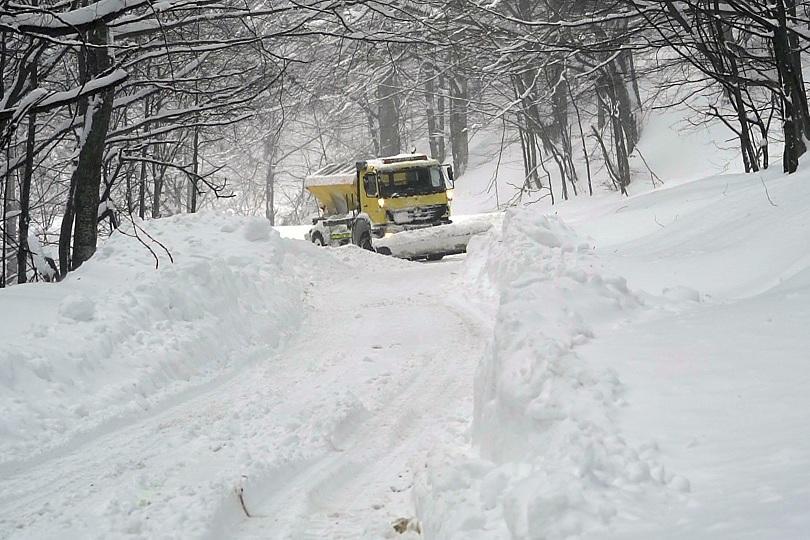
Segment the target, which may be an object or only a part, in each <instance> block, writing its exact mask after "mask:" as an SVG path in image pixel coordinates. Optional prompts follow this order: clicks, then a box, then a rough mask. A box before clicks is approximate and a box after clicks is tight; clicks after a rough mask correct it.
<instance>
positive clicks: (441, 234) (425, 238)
mask: <svg viewBox="0 0 810 540" xmlns="http://www.w3.org/2000/svg"><path fill="white" fill-rule="evenodd" d="M491 227H492V223H491V222H490V221H486V220H470V221H464V222H461V223H449V224H447V225H437V226H436V227H427V228H425V229H415V230H410V231H402V232H398V233H396V234H392V235H390V236H387V237H385V238H380V239H376V240H375V241H374V247H375V248H376V250H377V251H378V252H381V253H388V252H390V254H391V255H393V256H394V257H399V258H401V259H412V260H415V259H428V260H430V259H441V258H442V257H444V256H445V255H455V254H457V253H465V252H466V251H467V244H468V243H469V242H470V239H471V238H472V237H473V236H475V235H477V234H483V233H485V232H487V231H488V230H489V229H490V228H491Z"/></svg>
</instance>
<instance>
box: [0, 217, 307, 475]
mask: <svg viewBox="0 0 810 540" xmlns="http://www.w3.org/2000/svg"><path fill="white" fill-rule="evenodd" d="M134 234H137V235H138V236H139V237H140V238H141V240H143V241H144V242H145V243H146V244H147V245H148V246H149V248H147V247H144V246H143V245H141V243H140V242H139V241H138V240H137V239H136V238H134V237H133V236H132V235H134ZM153 239H154V240H153ZM155 240H157V241H159V242H161V243H163V244H164V245H165V248H166V250H168V253H171V257H173V259H174V262H173V263H172V262H171V261H170V258H169V254H168V253H167V251H166V250H164V248H163V247H161V246H160V245H159V244H158V243H157V242H156V241H155ZM303 248H307V249H308V246H298V245H296V244H295V243H292V242H288V241H283V240H281V239H280V237H279V235H278V233H276V232H275V231H273V230H272V229H271V227H270V226H269V225H268V224H267V222H266V221H265V220H261V219H255V218H237V217H232V216H225V215H219V214H201V215H195V216H177V217H172V218H167V219H162V220H158V221H152V222H148V223H139V224H138V225H137V226H133V224H126V225H125V226H124V227H123V228H122V230H121V232H117V233H115V234H114V235H113V236H112V237H111V238H110V239H108V240H107V241H106V242H104V244H103V245H102V246H101V247H100V248H99V250H98V252H97V254H96V255H95V257H93V259H92V260H91V261H89V262H88V263H86V264H85V265H84V266H83V267H82V268H80V269H79V270H78V271H76V272H74V273H72V274H71V275H70V276H69V277H68V278H67V279H66V280H65V281H64V282H62V283H60V284H43V283H39V284H29V285H24V286H18V287H12V288H10V289H6V290H3V291H0V303H2V306H3V309H2V313H3V316H2V320H0V343H2V349H0V409H2V410H3V415H2V417H0V466H2V467H3V468H10V470H13V468H14V464H15V463H20V462H23V461H25V460H27V459H30V458H32V457H34V456H36V455H37V454H39V453H41V452H43V451H47V450H49V449H52V448H54V447H58V446H63V445H65V444H70V442H71V441H72V440H74V439H76V438H77V437H81V439H86V437H87V436H92V434H93V433H98V432H103V431H104V429H105V426H107V425H109V424H110V423H123V422H126V421H127V419H133V418H137V417H139V416H141V415H143V414H145V413H146V412H147V411H150V410H152V409H153V408H154V407H155V406H156V405H157V404H159V403H160V402H162V401H164V400H165V399H167V398H168V397H171V396H175V395H177V394H182V393H184V392H186V391H188V390H189V389H191V388H194V387H198V386H199V385H201V384H204V383H208V382H212V381H214V380H216V379H219V378H221V377H223V376H226V375H227V374H228V373H230V372H232V371H233V370H234V369H235V368H237V367H239V366H240V365H244V364H245V363H249V362H252V361H255V360H257V359H258V358H260V357H261V358H262V359H265V358H266V357H267V356H268V352H269V351H270V350H272V348H273V347H274V346H276V345H277V344H278V343H279V342H280V341H281V340H282V339H283V338H284V337H285V336H286V335H287V334H289V333H290V332H291V331H292V330H294V329H295V327H296V325H297V322H298V320H299V315H300V313H301V310H302V305H301V295H302V279H304V278H305V276H306V275H307V272H309V270H308V269H307V268H308V267H311V259H312V257H313V254H312V253H309V252H308V253H307V254H306V258H304V257H299V255H298V250H300V249H303ZM149 249H151V250H152V251H153V252H154V256H156V257H158V258H159V261H160V265H159V268H158V269H157V270H156V269H155V258H154V256H153V255H152V254H151V253H150V251H149ZM308 251H314V250H311V249H308ZM307 261H310V262H309V263H307Z"/></svg>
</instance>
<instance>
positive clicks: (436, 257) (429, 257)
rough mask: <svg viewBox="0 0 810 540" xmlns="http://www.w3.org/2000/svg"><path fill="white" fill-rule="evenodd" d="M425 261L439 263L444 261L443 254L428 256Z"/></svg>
mask: <svg viewBox="0 0 810 540" xmlns="http://www.w3.org/2000/svg"><path fill="white" fill-rule="evenodd" d="M426 259H427V260H429V261H440V260H442V259H444V253H439V254H433V255H428V256H427V257H426Z"/></svg>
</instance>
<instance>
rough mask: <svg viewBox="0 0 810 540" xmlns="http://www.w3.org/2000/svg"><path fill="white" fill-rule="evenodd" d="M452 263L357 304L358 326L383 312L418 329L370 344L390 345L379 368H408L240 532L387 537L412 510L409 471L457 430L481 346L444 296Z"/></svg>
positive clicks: (408, 276)
mask: <svg viewBox="0 0 810 540" xmlns="http://www.w3.org/2000/svg"><path fill="white" fill-rule="evenodd" d="M452 268H453V266H452V263H451V264H448V265H422V266H418V267H414V268H413V269H411V270H409V271H407V272H405V273H404V275H402V278H404V279H403V281H404V283H407V284H409V286H406V287H401V288H399V289H394V290H395V291H396V296H395V297H394V298H392V299H389V300H388V301H386V302H381V303H378V304H377V305H374V304H369V305H367V306H366V309H365V311H364V315H363V317H362V318H361V326H365V325H368V324H369V322H370V321H371V320H374V316H375V313H377V312H382V313H384V314H387V315H388V316H391V317H397V318H399V319H401V320H403V321H408V322H409V325H410V326H411V327H412V329H416V331H417V333H419V334H421V335H422V338H423V339H422V340H421V341H420V342H413V341H412V342H410V343H409V345H410V349H409V348H408V347H405V348H403V347H393V345H394V344H395V343H396V339H397V334H396V332H393V331H392V332H389V333H388V334H384V335H381V336H377V337H380V338H382V337H383V336H384V338H385V339H386V340H388V342H387V343H382V344H378V347H380V349H378V350H385V351H393V352H392V354H390V355H389V358H388V359H387V361H386V366H388V367H390V368H391V369H397V367H398V366H402V365H406V366H407V365H411V366H414V367H411V368H410V371H412V372H415V375H414V376H412V377H407V373H403V374H402V375H403V376H404V377H406V378H407V383H406V384H404V385H402V386H400V387H398V388H397V389H395V391H394V392H393V393H392V395H390V396H389V397H388V398H387V399H384V400H382V401H381V402H380V404H379V405H378V406H376V407H374V406H369V418H368V420H367V421H366V422H364V423H362V424H361V425H359V426H356V429H355V430H354V432H353V433H352V435H351V436H350V437H348V438H347V439H346V440H345V443H344V444H343V445H342V446H341V448H340V449H339V450H336V451H333V452H332V453H330V454H328V455H325V456H324V457H323V459H321V460H317V461H316V462H314V463H312V464H311V465H310V466H309V467H307V469H306V470H305V471H303V472H302V473H301V474H299V475H297V476H295V477H293V478H291V479H289V481H288V482H287V483H286V484H284V485H280V486H276V489H275V490H274V493H273V495H272V496H271V497H270V498H268V499H267V500H266V501H265V502H264V503H263V504H262V505H261V506H260V507H259V508H260V510H259V512H258V513H259V514H260V516H261V517H257V518H254V519H249V520H245V521H244V522H243V524H242V528H241V529H240V531H239V533H240V534H239V535H240V536H241V537H244V538H295V539H299V538H304V539H306V538H362V537H369V536H372V537H380V536H387V535H388V534H395V533H394V531H393V529H392V527H391V523H392V522H393V521H394V520H395V519H397V518H399V517H413V515H414V510H413V504H412V501H411V496H410V488H411V486H412V484H413V471H414V468H415V467H419V466H423V463H424V457H425V456H426V454H427V453H428V452H429V451H430V449H431V448H432V447H433V445H434V444H436V443H437V442H439V441H441V440H446V439H448V438H457V437H460V436H463V432H464V431H465V430H466V427H467V421H468V417H469V414H470V412H471V410H472V403H471V399H472V380H473V376H472V375H473V372H474V370H475V367H476V365H477V359H478V354H480V351H481V344H482V343H483V338H482V336H481V331H480V329H479V325H478V323H476V322H474V321H473V320H472V318H469V317H466V316H465V315H464V314H463V313H461V311H460V310H459V309H458V308H457V307H455V306H453V305H451V304H452V303H451V302H449V301H448V298H446V297H445V298H443V296H444V295H445V294H447V291H452V287H451V286H450V283H449V281H448V277H450V276H448V271H449V270H450V269H452ZM381 281H383V282H382V283H375V284H374V285H373V286H369V289H370V291H371V292H383V291H384V290H386V288H388V290H390V286H389V285H388V283H389V280H381ZM437 290H438V291H440V293H438V294H437V293H436V291H437ZM450 294H452V292H451V293H450ZM378 341H379V339H378ZM346 352H347V353H348V352H349V351H346ZM347 367H348V366H347ZM356 391H357V392H358V394H359V395H360V399H361V400H362V399H366V400H367V398H368V397H369V396H368V395H362V391H361V390H360V389H359V387H358V388H356ZM373 401H374V400H370V401H367V402H368V403H373Z"/></svg>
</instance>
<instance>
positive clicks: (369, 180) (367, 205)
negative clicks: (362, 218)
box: [360, 172, 386, 225]
mask: <svg viewBox="0 0 810 540" xmlns="http://www.w3.org/2000/svg"><path fill="white" fill-rule="evenodd" d="M361 191H362V192H363V193H362V195H363V196H362V200H361V204H360V211H361V212H365V213H366V214H368V216H369V218H371V222H372V223H373V224H375V225H380V224H383V223H385V222H386V219H385V210H384V209H383V208H382V207H381V206H380V203H379V200H382V199H379V197H380V188H379V185H378V184H377V174H376V173H368V172H367V173H365V174H364V175H363V182H362V189H361Z"/></svg>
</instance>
